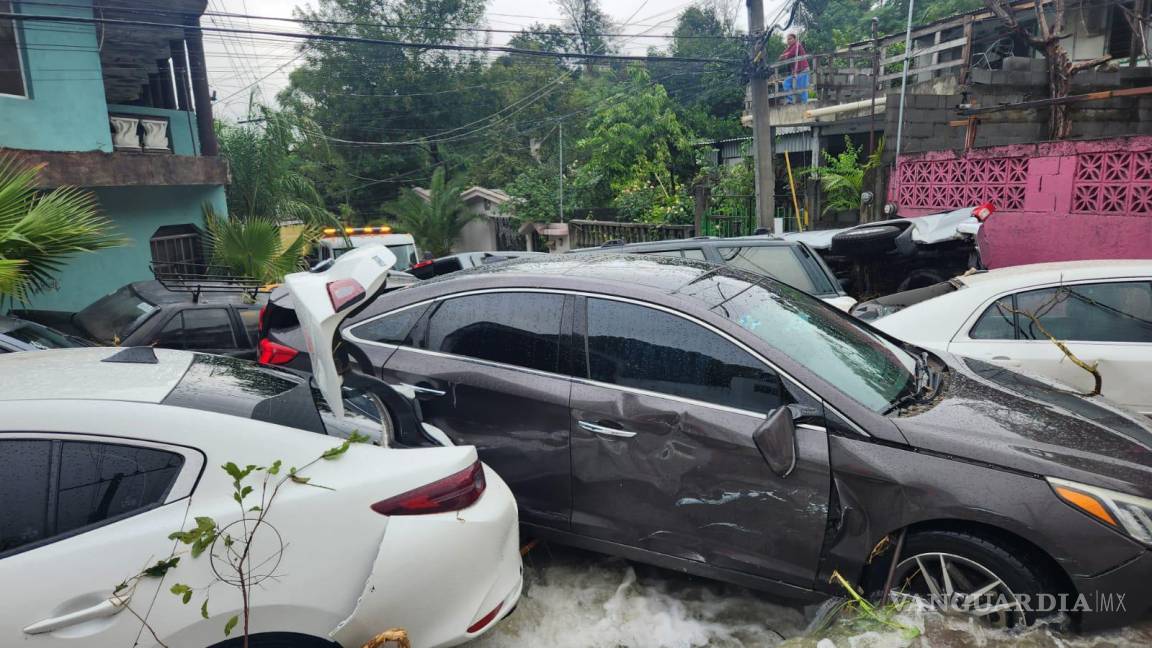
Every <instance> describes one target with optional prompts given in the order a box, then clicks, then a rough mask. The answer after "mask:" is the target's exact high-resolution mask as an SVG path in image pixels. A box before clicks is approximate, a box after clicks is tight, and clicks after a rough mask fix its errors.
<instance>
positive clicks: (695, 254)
mask: <svg viewBox="0 0 1152 648" xmlns="http://www.w3.org/2000/svg"><path fill="white" fill-rule="evenodd" d="M683 252H684V258H685V259H693V260H695V261H704V260H705V259H706V258H707V257H705V256H704V250H701V249H699V248H691V249H688V250H684V251H683Z"/></svg>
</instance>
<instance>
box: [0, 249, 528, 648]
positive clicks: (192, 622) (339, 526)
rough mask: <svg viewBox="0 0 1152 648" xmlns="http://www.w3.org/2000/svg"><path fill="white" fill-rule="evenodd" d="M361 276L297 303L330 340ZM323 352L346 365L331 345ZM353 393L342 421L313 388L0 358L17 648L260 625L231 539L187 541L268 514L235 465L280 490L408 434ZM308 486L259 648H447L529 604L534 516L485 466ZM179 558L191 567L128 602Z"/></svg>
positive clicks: (284, 500) (267, 547)
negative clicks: (319, 308)
mask: <svg viewBox="0 0 1152 648" xmlns="http://www.w3.org/2000/svg"><path fill="white" fill-rule="evenodd" d="M347 257H348V259H347V261H348V262H349V263H350V264H351V265H353V266H354V265H355V263H356V261H357V260H358V258H360V260H363V258H370V259H371V260H372V263H390V261H391V254H390V253H388V252H387V250H385V249H384V248H375V249H373V250H363V251H356V252H351V253H349V254H348V255H347ZM361 257H363V258H361ZM347 266H348V263H345V262H344V260H343V259H342V260H341V261H340V262H338V263H337V264H335V265H334V266H333V268H332V269H331V270H330V271H329V272H330V273H332V274H325V273H320V274H309V275H308V276H307V277H305V278H306V279H307V280H309V281H306V282H305V284H306V285H305V286H304V288H303V289H302V291H295V290H294V296H295V297H296V299H297V303H306V304H309V305H310V306H312V305H314V304H313V302H314V301H315V300H314V299H313V297H316V295H311V294H309V290H310V289H314V288H316V287H317V286H319V288H320V290H321V291H323V292H322V293H321V294H322V295H323V297H324V298H325V301H327V302H328V303H327V309H326V314H321V315H315V311H314V310H312V311H309V312H310V313H312V314H313V315H314V316H313V318H312V319H311V320H310V321H311V322H313V323H315V324H319V325H321V326H324V327H326V329H327V330H334V329H335V326H336V324H337V323H338V322H339V320H340V319H342V317H343V315H344V314H346V313H347V312H348V311H349V310H350V305H351V304H352V303H356V302H357V301H359V300H362V299H363V298H364V296H365V293H366V292H367V291H372V292H374V291H375V289H376V288H378V287H379V286H370V285H368V286H365V285H359V284H357V285H353V282H355V279H354V278H352V277H350V276H348V275H347V274H345V275H343V276H341V272H342V271H343V270H344V269H346V268H347ZM299 279H300V277H291V278H290V279H289V286H290V289H295V288H297V287H299V286H300V281H299ZM377 283H379V282H377ZM366 289H367V290H366ZM329 294H331V295H332V297H331V298H329ZM368 294H371V293H368ZM349 300H351V301H349ZM333 301H335V302H336V303H337V307H336V308H333V306H332V303H333ZM312 339H318V338H312ZM310 350H311V351H312V352H313V355H312V357H313V359H314V360H315V361H317V362H318V363H322V364H323V365H324V366H325V367H329V366H334V365H333V364H332V348H331V344H330V343H329V344H327V345H324V346H317V347H316V348H314V349H310ZM341 382H342V381H341V380H340V379H339V377H338V376H337V377H336V378H335V379H334V380H333V379H331V377H330V379H329V381H328V384H329V385H334V386H335V387H336V389H337V391H336V392H335V395H332V393H331V392H329V393H327V394H326V397H328V396H331V397H332V398H334V401H333V400H328V402H327V403H318V402H317V400H316V397H315V396H314V395H313V390H312V388H311V386H310V385H309V383H308V381H307V380H306V379H303V378H300V377H298V376H296V375H294V374H289V373H284V372H281V371H278V370H275V369H267V368H263V367H260V366H258V365H255V364H253V363H250V362H245V361H241V360H236V359H232V358H224V357H219V356H211V355H206V354H199V353H191V352H184V351H172V350H166V349H155V350H153V349H148V348H137V349H117V348H86V349H74V350H61V351H60V352H59V353H55V352H54V353H15V354H5V355H4V356H2V357H0V583H4V588H3V591H2V592H0V646H28V647H29V648H33V647H37V648H57V647H65V646H69V647H71V646H81V645H83V646H109V647H119V646H125V647H126V646H159V645H166V646H168V647H170V648H184V647H189V648H191V647H195V648H205V647H207V646H216V645H217V644H220V642H223V641H224V640H225V634H224V627H225V624H226V621H227V620H228V619H229V618H230V617H232V616H233V615H240V614H241V612H242V610H243V605H242V600H241V593H240V590H239V589H238V588H236V587H233V586H231V585H229V584H228V583H227V582H224V581H221V580H220V578H224V579H225V580H227V579H228V578H229V572H228V571H227V569H226V568H224V569H223V576H221V577H218V576H217V574H219V573H221V569H222V568H221V565H222V564H223V563H221V562H220V561H219V559H218V556H221V555H227V551H228V549H227V548H226V547H224V546H223V545H222V544H221V543H220V542H219V541H217V543H216V544H215V545H213V546H212V547H211V548H210V549H209V551H206V552H205V553H203V554H201V555H200V556H199V557H196V558H194V557H191V556H190V555H189V553H188V547H186V546H184V545H182V544H179V543H177V542H174V541H173V540H172V539H170V538H169V534H170V533H172V532H174V531H179V530H182V529H183V530H187V529H191V528H194V527H196V525H197V521H196V520H195V518H197V517H204V516H206V517H210V518H213V519H214V520H215V521H216V523H217V524H219V525H220V526H221V527H225V526H227V525H229V524H234V523H235V524H238V525H241V526H242V525H243V522H241V520H242V519H243V520H247V522H248V523H249V524H251V523H252V520H253V518H254V516H256V515H259V512H256V511H253V510H252V509H251V508H250V506H249V505H250V504H253V503H254V502H259V501H260V499H259V498H257V495H258V494H259V493H260V492H261V483H262V480H260V479H258V480H256V481H255V483H254V486H255V489H256V490H255V491H254V493H251V494H249V495H248V497H249V499H247V500H245V501H244V505H243V506H240V505H238V504H237V502H236V501H235V500H234V499H233V494H234V492H235V491H234V483H233V478H232V477H231V476H229V474H227V473H226V472H225V471H224V470H223V469H222V468H221V467H222V466H223V465H224V464H226V463H228V462H232V463H235V464H236V465H237V466H247V465H249V464H252V465H256V466H270V465H272V463H273V462H275V461H277V460H279V461H280V462H281V463H282V470H281V471H280V472H279V473H278V474H277V476H276V477H274V478H272V480H271V481H270V482H269V483H272V484H274V483H276V480H277V479H283V478H284V477H286V476H287V473H288V468H289V467H293V466H295V467H303V466H305V465H306V464H309V462H312V461H313V460H314V459H316V458H317V457H319V456H320V455H321V454H322V453H324V452H325V451H327V450H330V449H332V448H334V447H338V446H339V445H340V443H341V441H342V440H343V439H341V438H340V437H339V436H331V435H341V434H343V435H347V434H348V433H349V432H350V428H355V427H359V428H360V429H359V431H361V432H369V433H371V432H375V433H376V435H377V436H378V437H379V438H381V440H382V441H383V442H384V443H385V444H387V443H389V442H390V441H392V439H391V438H390V437H391V435H390V434H384V435H382V436H381V431H380V427H381V423H380V422H379V421H380V420H383V421H385V423H386V424H385V425H383V427H384V428H388V427H389V425H388V423H389V422H390V421H392V420H393V419H392V417H389V416H388V413H387V412H380V411H379V410H377V411H371V408H372V407H373V404H376V405H377V406H379V403H380V401H379V400H378V399H375V398H361V397H356V396H353V398H351V399H348V398H347V396H348V394H349V391H348V389H347V388H344V387H342V385H341V384H340V383H341ZM341 390H343V393H344V396H341V393H342V392H341ZM325 391H327V390H325ZM345 410H348V413H347V414H346V415H344V416H343V417H341V414H342V413H343V412H344V411H345ZM374 427H375V428H376V429H375V430H373V429H372V428H374ZM299 475H300V476H302V477H303V478H305V479H308V480H309V481H308V483H307V484H301V483H294V480H292V481H289V482H288V483H285V484H284V485H283V487H282V490H281V491H280V493H279V495H278V496H277V498H276V499H275V500H272V503H271V504H270V505H267V507H266V516H267V518H266V520H267V522H268V524H269V526H266V527H264V529H265V530H264V531H262V533H263V536H253V538H254V539H253V542H252V543H251V545H250V546H251V556H250V558H251V560H250V562H249V564H250V565H252V568H251V569H250V571H249V578H250V579H254V582H253V586H252V588H251V593H252V595H251V603H250V618H251V626H250V634H251V636H252V637H254V638H255V639H256V641H254V642H253V643H252V646H254V647H255V646H277V647H281V646H292V647H299V648H311V647H313V646H316V647H319V646H325V647H328V648H332V647H333V646H334V645H339V646H344V647H345V648H358V647H359V646H361V645H363V644H364V643H365V642H367V641H369V640H370V639H371V638H372V637H373V636H375V635H376V634H377V633H379V632H382V631H384V630H387V629H390V628H403V629H405V630H406V631H407V633H408V636H409V637H410V639H411V641H412V645H413V646H450V645H456V644H459V643H463V642H465V641H468V640H470V639H472V638H474V637H477V636H480V635H481V634H483V633H484V632H485V631H487V630H488V629H490V628H491V627H492V626H493V625H494V624H495V623H496V622H497V621H499V620H500V619H501V618H503V617H504V616H505V615H507V614H508V613H509V612H510V611H511V610H512V608H513V607H514V606H515V605H516V603H517V601H518V599H519V596H520V591H521V585H522V581H521V578H522V574H521V561H520V553H519V546H518V529H517V524H518V520H517V511H516V505H515V500H514V499H513V497H512V494H511V492H510V491H509V489H508V487H507V486H506V485H505V484H504V482H503V481H502V480H501V479H500V477H499V476H497V475H496V474H495V473H493V472H492V471H491V470H490V469H488V468H487V467H486V466H484V465H483V464H481V463H480V462H479V460H478V459H477V455H476V450H475V448H473V447H471V446H464V447H434V448H419V449H418V448H410V449H409V448H403V447H376V446H374V445H371V444H367V443H358V444H351V446H350V447H349V448H348V449H347V450H346V452H344V453H343V454H342V455H341V456H339V457H338V458H335V459H331V460H320V461H316V462H315V463H312V464H311V465H309V466H308V467H307V468H306V469H304V468H302V469H301V471H300V473H299ZM245 483H248V482H245ZM317 486H320V487H317ZM243 511H247V512H246V513H244V512H243ZM267 529H272V531H271V532H269V531H267ZM232 533H234V534H238V533H240V532H239V531H237V530H236V527H233V531H232ZM173 551H177V552H179V553H178V554H177V555H179V556H180V561H179V563H178V565H177V566H176V567H174V568H172V569H170V570H169V571H168V572H167V573H165V574H163V575H162V576H160V577H144V578H140V579H138V580H136V581H131V580H130V581H129V582H132V583H133V585H132V586H131V587H129V588H126V589H125V588H120V589H119V590H118V591H117V589H118V588H117V586H118V584H120V583H122V582H124V581H125V580H126V579H130V578H131V577H132V576H133V575H135V574H138V573H140V572H141V570H142V569H144V568H146V567H149V566H151V565H154V564H155V563H157V561H160V560H162V559H166V558H168V557H169V556H170V555H171V554H172V552H173ZM231 578H233V579H235V574H232V575H231ZM177 584H186V585H188V586H189V587H191V588H192V596H193V600H192V601H191V602H190V603H189V604H187V605H186V604H184V603H183V602H182V600H181V597H179V596H175V595H173V593H170V592H171V588H172V587H173V586H174V585H177ZM204 600H206V601H207V603H206V612H207V618H204V617H202V616H201V612H200V604H201V602H202V601H204ZM141 617H143V618H146V619H147V626H145V625H144V624H143V623H142V622H141ZM240 628H241V627H239V626H238V627H236V628H235V629H233V631H232V637H233V639H235V637H236V636H237V634H239V632H240ZM333 642H334V643H333ZM225 645H229V646H230V645H232V644H231V643H229V644H225ZM236 645H239V644H236Z"/></svg>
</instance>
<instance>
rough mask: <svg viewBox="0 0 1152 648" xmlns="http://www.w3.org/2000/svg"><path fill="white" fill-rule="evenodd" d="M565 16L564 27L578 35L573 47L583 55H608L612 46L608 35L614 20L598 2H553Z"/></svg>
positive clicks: (577, 0)
mask: <svg viewBox="0 0 1152 648" xmlns="http://www.w3.org/2000/svg"><path fill="white" fill-rule="evenodd" d="M553 4H554V5H556V8H557V9H559V10H560V13H561V14H562V15H563V16H564V27H565V28H566V29H567V30H568V31H572V32H575V33H577V34H578V35H577V36H574V37H572V42H571V45H572V47H573V48H574V50H575V51H577V52H580V53H581V54H608V53H610V52H612V44H611V42H610V41H609V39H608V37H607V36H605V34H606V33H608V32H610V31H611V29H612V20H611V19H610V18H609V17H608V14H606V13H604V10H603V9H601V8H600V2H599V1H598V0H553Z"/></svg>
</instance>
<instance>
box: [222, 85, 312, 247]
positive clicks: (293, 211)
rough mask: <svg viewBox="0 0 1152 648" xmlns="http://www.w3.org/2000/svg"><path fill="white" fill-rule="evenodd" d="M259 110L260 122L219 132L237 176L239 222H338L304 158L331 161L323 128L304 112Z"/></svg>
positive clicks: (231, 196)
mask: <svg viewBox="0 0 1152 648" xmlns="http://www.w3.org/2000/svg"><path fill="white" fill-rule="evenodd" d="M256 112H257V113H258V114H259V118H258V119H256V120H253V121H254V122H256V123H251V124H242V125H230V124H220V125H219V126H218V128H217V131H218V133H217V136H218V138H219V140H220V153H221V155H223V156H224V157H225V158H227V160H228V165H229V169H230V171H231V173H232V182H231V184H229V185H228V189H227V191H228V207H229V209H230V210H231V212H232V216H233V218H237V219H239V220H253V219H261V220H265V221H270V222H273V223H284V222H289V221H303V222H305V223H310V224H313V225H321V224H329V223H335V219H334V218H333V216H332V214H330V213H329V212H328V210H327V209H326V208H325V206H324V199H323V198H322V197H321V195H320V193H319V192H318V191H317V189H316V187H315V185H314V184H313V182H312V180H311V179H310V178H309V177H308V176H307V175H306V174H305V172H304V168H303V167H304V164H303V162H302V160H304V159H309V160H313V161H323V160H324V159H325V158H327V157H328V150H327V144H326V141H325V140H324V139H323V137H322V133H321V132H320V129H319V127H318V126H317V125H316V124H315V123H313V122H312V121H311V120H309V119H307V118H306V117H302V116H300V115H298V114H291V113H286V112H279V111H275V110H271V109H269V108H266V107H263V106H260V107H258V109H257V111H256ZM302 154H305V155H302Z"/></svg>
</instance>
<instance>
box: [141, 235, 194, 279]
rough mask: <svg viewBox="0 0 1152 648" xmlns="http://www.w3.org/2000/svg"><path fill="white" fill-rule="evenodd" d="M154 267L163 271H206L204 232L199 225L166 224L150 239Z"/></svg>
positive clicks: (185, 272)
mask: <svg viewBox="0 0 1152 648" xmlns="http://www.w3.org/2000/svg"><path fill="white" fill-rule="evenodd" d="M148 243H149V247H150V248H151V249H152V269H153V270H154V271H156V272H162V273H173V272H175V273H184V274H198V273H202V272H204V271H205V267H204V266H205V264H204V234H203V232H201V230H200V228H199V227H196V226H195V225H192V224H187V225H165V226H163V227H161V228H160V229H158V230H156V233H154V234H153V235H152V238H151V239H150V240H149V241H148Z"/></svg>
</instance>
